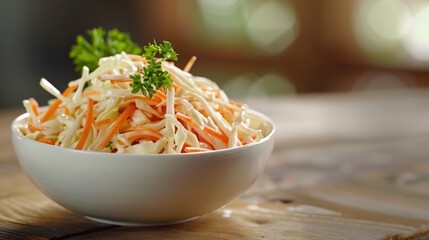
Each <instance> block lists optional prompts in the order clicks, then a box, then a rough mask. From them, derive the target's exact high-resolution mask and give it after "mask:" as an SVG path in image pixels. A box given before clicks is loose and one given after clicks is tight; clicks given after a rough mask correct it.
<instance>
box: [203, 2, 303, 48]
mask: <svg viewBox="0 0 429 240" xmlns="http://www.w3.org/2000/svg"><path fill="white" fill-rule="evenodd" d="M197 3H198V7H199V9H200V16H201V20H202V21H196V23H197V24H200V26H199V29H201V31H202V32H203V33H204V34H201V35H207V36H209V37H208V38H207V40H208V42H211V44H213V45H218V46H220V45H222V46H225V45H227V46H232V47H236V48H237V49H241V50H242V51H249V50H252V51H255V50H256V51H257V52H260V53H265V54H269V55H276V54H280V53H282V52H283V51H284V50H285V49H286V48H287V47H288V46H289V45H290V44H291V43H292V42H293V40H294V39H295V38H296V35H297V25H298V24H297V17H296V14H295V10H294V8H293V6H292V5H291V4H290V3H289V2H288V1H280V0H267V1H258V0H247V1H244V0H219V1H211V0H198V1H197ZM219 36H222V37H219Z"/></svg>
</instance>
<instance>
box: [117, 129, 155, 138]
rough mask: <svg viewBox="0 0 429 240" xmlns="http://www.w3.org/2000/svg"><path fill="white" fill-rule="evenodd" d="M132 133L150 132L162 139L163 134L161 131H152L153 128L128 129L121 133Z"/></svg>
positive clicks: (122, 130)
mask: <svg viewBox="0 0 429 240" xmlns="http://www.w3.org/2000/svg"><path fill="white" fill-rule="evenodd" d="M131 131H148V132H151V133H153V134H154V135H155V136H157V137H158V138H161V137H162V134H161V133H160V132H159V131H157V130H155V129H152V128H148V127H145V126H138V127H128V128H124V129H121V133H125V132H131Z"/></svg>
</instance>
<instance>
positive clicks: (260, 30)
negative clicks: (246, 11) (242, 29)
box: [246, 1, 296, 54]
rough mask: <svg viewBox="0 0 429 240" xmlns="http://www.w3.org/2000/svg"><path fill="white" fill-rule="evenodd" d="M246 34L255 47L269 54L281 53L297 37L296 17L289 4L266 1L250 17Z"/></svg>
mask: <svg viewBox="0 0 429 240" xmlns="http://www.w3.org/2000/svg"><path fill="white" fill-rule="evenodd" d="M246 22H247V24H246V33H247V36H248V37H249V39H250V40H251V42H252V43H253V44H254V46H256V47H258V48H259V49H261V50H263V51H264V52H268V53H273V54H276V53H281V52H283V51H284V50H285V49H286V48H287V47H288V46H289V44H290V43H292V41H293V40H294V39H295V36H296V30H295V26H296V16H295V12H294V9H293V7H292V6H291V5H290V4H288V3H287V2H284V1H283V2H279V1H266V2H263V3H262V4H261V5H259V6H258V7H257V8H255V9H254V10H253V12H252V13H251V14H250V15H249V17H248V19H247V21H246Z"/></svg>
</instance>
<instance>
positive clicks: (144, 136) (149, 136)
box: [128, 133, 159, 143]
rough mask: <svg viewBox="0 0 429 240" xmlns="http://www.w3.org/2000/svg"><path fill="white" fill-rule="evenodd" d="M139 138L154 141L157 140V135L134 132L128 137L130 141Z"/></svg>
mask: <svg viewBox="0 0 429 240" xmlns="http://www.w3.org/2000/svg"><path fill="white" fill-rule="evenodd" d="M141 139H148V140H151V141H154V142H156V141H158V139H159V137H155V136H152V135H149V134H145V133H141V134H136V135H134V136H132V137H129V138H128V141H130V142H131V143H132V142H135V141H137V140H141Z"/></svg>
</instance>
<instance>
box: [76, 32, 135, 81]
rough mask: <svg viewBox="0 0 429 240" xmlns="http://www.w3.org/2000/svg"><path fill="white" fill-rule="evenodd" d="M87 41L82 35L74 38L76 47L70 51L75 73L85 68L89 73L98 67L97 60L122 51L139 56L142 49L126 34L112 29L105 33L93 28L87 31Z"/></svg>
mask: <svg viewBox="0 0 429 240" xmlns="http://www.w3.org/2000/svg"><path fill="white" fill-rule="evenodd" d="M87 33H88V36H89V41H87V40H86V39H85V38H84V37H83V36H82V35H78V36H77V38H76V45H74V46H73V47H72V49H71V51H70V54H69V56H70V58H72V59H73V63H74V64H75V69H76V71H77V72H79V73H80V72H81V71H82V67H83V66H87V67H88V68H89V70H90V71H94V70H95V69H96V68H97V67H98V60H99V59H100V58H102V57H107V56H112V55H115V54H118V53H121V52H122V51H124V52H126V53H128V54H141V53H142V49H141V48H140V47H139V46H138V45H137V44H136V43H134V42H133V41H132V40H131V37H130V35H129V34H128V33H124V32H121V31H119V30H118V29H112V30H110V31H108V32H107V35H106V31H105V30H104V29H102V28H93V29H90V30H88V31H87Z"/></svg>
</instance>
